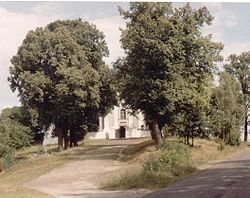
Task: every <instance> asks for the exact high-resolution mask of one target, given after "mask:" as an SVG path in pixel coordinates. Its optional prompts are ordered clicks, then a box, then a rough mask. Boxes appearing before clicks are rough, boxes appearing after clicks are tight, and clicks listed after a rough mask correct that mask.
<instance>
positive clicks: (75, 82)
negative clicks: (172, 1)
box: [9, 19, 116, 147]
mask: <svg viewBox="0 0 250 198" xmlns="http://www.w3.org/2000/svg"><path fill="white" fill-rule="evenodd" d="M104 56H108V48H107V46H106V42H105V40H104V35H103V33H102V32H100V31H99V30H98V29H97V28H96V26H95V25H92V24H89V23H88V22H83V21H82V20H81V19H78V20H65V21H61V20H58V21H55V22H53V23H51V24H48V25H47V26H46V27H44V28H37V29H36V30H34V31H33V30H31V31H30V32H28V34H27V35H26V38H25V39H24V41H23V43H22V45H21V46H20V47H19V49H18V52H17V54H16V55H15V56H14V57H13V58H12V59H11V62H12V65H13V66H11V67H10V74H11V76H10V77H9V81H10V83H11V88H12V90H13V91H15V90H16V89H17V90H18V92H19V97H20V101H21V102H22V103H23V104H24V105H26V106H27V107H28V108H29V111H30V112H31V114H32V117H33V122H34V123H38V124H39V125H40V126H43V127H45V128H46V127H49V126H50V125H51V124H54V125H55V127H56V130H55V131H56V132H58V133H59V134H58V138H59V139H60V140H59V146H60V147H61V146H62V137H61V136H63V133H65V131H67V130H71V135H73V134H74V133H76V132H77V133H78V132H79V131H80V132H81V133H80V134H81V135H80V136H79V138H82V137H83V134H84V133H85V132H86V130H92V129H94V128H97V127H98V125H97V122H98V115H100V114H105V113H107V112H108V111H109V109H110V108H111V107H112V106H113V103H115V98H116V96H115V90H114V87H113V86H112V83H111V80H112V78H109V76H111V75H112V72H111V71H109V68H108V66H106V65H105V64H104V61H103V60H102V58H103V57H104ZM78 134H79V133H78Z"/></svg>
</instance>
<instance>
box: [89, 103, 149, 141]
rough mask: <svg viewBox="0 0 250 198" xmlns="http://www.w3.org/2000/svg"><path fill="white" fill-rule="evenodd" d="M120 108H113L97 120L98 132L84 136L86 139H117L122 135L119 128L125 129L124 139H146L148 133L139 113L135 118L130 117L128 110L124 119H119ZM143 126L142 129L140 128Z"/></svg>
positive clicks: (142, 117)
mask: <svg viewBox="0 0 250 198" xmlns="http://www.w3.org/2000/svg"><path fill="white" fill-rule="evenodd" d="M122 109H124V108H123V107H122V106H114V109H113V110H112V111H111V112H110V113H109V114H108V115H106V116H105V117H104V119H101V118H100V119H99V126H100V127H99V131H98V132H89V133H87V134H86V136H85V138H87V139H105V138H106V139H117V138H120V136H121V134H123V132H122V130H124V129H121V127H124V128H125V138H139V137H148V136H150V132H149V130H148V129H147V127H146V123H145V121H144V116H143V114H142V113H141V112H140V113H138V114H137V115H136V116H133V115H131V114H130V113H129V112H130V111H129V109H125V111H126V119H121V115H120V114H121V110H122ZM103 121H104V122H103ZM142 126H143V127H142Z"/></svg>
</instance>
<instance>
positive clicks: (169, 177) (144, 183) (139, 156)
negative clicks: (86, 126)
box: [99, 139, 247, 190]
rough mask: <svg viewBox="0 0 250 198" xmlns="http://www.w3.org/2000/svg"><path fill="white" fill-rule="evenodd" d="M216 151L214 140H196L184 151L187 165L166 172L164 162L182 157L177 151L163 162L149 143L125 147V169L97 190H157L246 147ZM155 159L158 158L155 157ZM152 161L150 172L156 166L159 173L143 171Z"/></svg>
mask: <svg viewBox="0 0 250 198" xmlns="http://www.w3.org/2000/svg"><path fill="white" fill-rule="evenodd" d="M171 141H175V140H171ZM218 148H219V143H217V142H216V141H215V140H210V141H209V140H205V139H198V140H196V146H195V147H192V148H188V153H189V155H190V156H189V158H190V161H189V162H188V163H187V164H185V165H183V163H182V161H180V162H179V164H178V163H177V164H172V168H171V166H170V168H169V166H168V165H167V167H168V168H166V169H164V166H165V165H164V160H165V162H166V163H169V164H171V163H172V162H174V161H176V160H177V161H178V160H179V159H180V158H182V157H183V155H182V154H181V153H179V154H178V150H179V148H178V147H177V148H175V150H173V155H175V156H176V155H177V156H176V158H173V159H172V158H171V157H170V158H169V156H167V158H166V159H165V158H164V155H163V157H162V155H161V154H159V151H156V149H155V147H154V146H153V144H152V142H150V141H147V142H144V143H140V144H138V145H133V146H129V147H128V148H126V149H125V151H124V152H123V154H124V155H125V157H124V159H125V161H126V160H129V161H127V163H128V166H127V167H126V168H122V169H120V170H118V171H115V172H112V173H109V174H108V175H106V177H105V178H104V179H103V180H102V181H101V182H100V184H99V186H100V188H103V189H107V190H118V189H133V188H147V189H157V188H161V187H164V186H166V185H168V184H170V183H173V182H175V181H177V180H179V179H181V178H183V177H185V176H188V175H190V174H192V173H193V172H195V171H196V170H199V169H202V168H205V167H206V165H207V163H208V162H209V161H212V160H220V159H223V158H225V157H227V156H230V155H232V154H234V153H236V152H239V151H241V150H243V149H246V148H247V145H246V144H242V145H241V146H238V147H231V146H225V148H224V149H223V150H220V149H218ZM176 153H177V154H176ZM159 155H161V156H160V157H159ZM154 158H157V159H156V160H153V162H150V163H149V164H150V166H152V167H153V168H152V169H154V166H155V164H156V167H160V168H159V170H158V171H145V168H144V167H145V164H147V163H148V161H150V160H152V159H154ZM157 160H158V161H157ZM171 160H172V161H171ZM159 164H160V165H159ZM162 164H163V165H162Z"/></svg>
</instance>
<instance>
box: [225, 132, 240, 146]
mask: <svg viewBox="0 0 250 198" xmlns="http://www.w3.org/2000/svg"><path fill="white" fill-rule="evenodd" d="M225 143H226V144H229V145H231V146H238V145H240V134H239V132H238V131H236V130H232V132H231V133H230V134H229V136H228V138H227V139H226V141H225Z"/></svg>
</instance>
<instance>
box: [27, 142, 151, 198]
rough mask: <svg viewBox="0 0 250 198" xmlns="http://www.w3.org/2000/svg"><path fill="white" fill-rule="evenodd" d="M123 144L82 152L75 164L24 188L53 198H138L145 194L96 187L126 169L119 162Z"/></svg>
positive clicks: (51, 173) (66, 165)
mask: <svg viewBox="0 0 250 198" xmlns="http://www.w3.org/2000/svg"><path fill="white" fill-rule="evenodd" d="M125 146H126V144H124V143H121V144H120V145H119V144H116V145H107V146H103V147H101V148H98V149H95V150H91V151H88V152H86V153H85V154H84V155H82V156H79V159H78V160H77V161H74V162H71V163H67V164H65V165H64V166H62V167H60V168H57V169H55V170H53V171H51V172H49V173H47V174H45V175H42V176H40V177H39V178H37V179H36V180H34V181H31V182H29V183H27V184H25V187H28V188H31V189H35V190H38V191H42V192H45V193H48V194H50V195H53V196H55V197H67V198H69V197H86V198H94V197H95V198H99V197H102V198H125V197H130V198H139V197H143V196H144V195H146V194H147V193H149V191H146V190H134V191H132V190H131V191H105V190H100V189H98V187H97V184H98V181H100V179H101V178H102V177H103V176H104V175H106V174H107V173H108V172H110V171H114V170H117V169H119V168H122V167H124V166H126V163H125V162H121V161H119V158H120V157H121V156H120V155H121V151H122V150H123V149H124V147H125Z"/></svg>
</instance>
